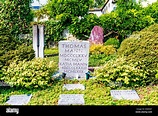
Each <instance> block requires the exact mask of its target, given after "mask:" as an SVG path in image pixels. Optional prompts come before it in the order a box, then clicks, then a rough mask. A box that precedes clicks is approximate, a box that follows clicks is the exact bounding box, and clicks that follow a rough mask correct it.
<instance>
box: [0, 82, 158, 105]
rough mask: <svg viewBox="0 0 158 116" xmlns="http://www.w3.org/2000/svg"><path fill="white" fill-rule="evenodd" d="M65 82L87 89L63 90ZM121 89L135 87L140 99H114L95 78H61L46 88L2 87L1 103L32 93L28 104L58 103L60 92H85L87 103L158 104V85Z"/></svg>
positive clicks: (106, 88) (108, 89)
mask: <svg viewBox="0 0 158 116" xmlns="http://www.w3.org/2000/svg"><path fill="white" fill-rule="evenodd" d="M64 83H69V84H70V83H81V84H83V85H84V86H85V88H86V89H85V90H77V89H76V90H69V91H68V90H63V89H62V87H63V85H64ZM116 89H120V90H128V89H134V90H136V92H137V93H138V95H139V97H140V100H113V99H112V97H111V95H110V90H112V89H111V88H110V87H105V86H104V85H103V84H102V83H98V82H96V81H95V79H89V80H80V81H77V80H76V81H73V80H66V81H64V80H60V81H57V82H55V83H53V84H52V86H50V87H48V88H46V89H34V90H26V89H14V88H10V89H9V88H8V89H4V88H3V89H2V88H1V90H0V105H5V103H6V101H7V99H8V98H9V96H11V95H15V94H16V95H17V94H32V98H31V100H30V102H29V103H28V104H27V105H57V104H58V100H59V95H60V94H84V100H85V105H157V104H158V85H152V86H147V87H137V88H127V87H126V88H125V87H120V88H116Z"/></svg>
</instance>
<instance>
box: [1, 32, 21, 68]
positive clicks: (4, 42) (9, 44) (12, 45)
mask: <svg viewBox="0 0 158 116" xmlns="http://www.w3.org/2000/svg"><path fill="white" fill-rule="evenodd" d="M0 40H1V42H0V48H1V49H0V69H1V68H2V67H3V65H4V64H5V63H4V61H3V55H4V54H6V53H7V52H8V51H10V50H15V49H16V48H17V46H18V45H19V44H20V42H19V41H17V39H16V38H14V37H12V36H9V35H0ZM5 60H6V59H5Z"/></svg>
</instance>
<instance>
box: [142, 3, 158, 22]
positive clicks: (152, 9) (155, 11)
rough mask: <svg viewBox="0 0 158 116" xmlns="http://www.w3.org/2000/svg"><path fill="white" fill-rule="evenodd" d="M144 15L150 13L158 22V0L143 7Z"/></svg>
mask: <svg viewBox="0 0 158 116" xmlns="http://www.w3.org/2000/svg"><path fill="white" fill-rule="evenodd" d="M143 15H150V16H151V17H152V18H154V20H155V22H156V23H158V1H157V2H154V3H152V4H149V5H148V6H147V7H145V8H144V9H143Z"/></svg>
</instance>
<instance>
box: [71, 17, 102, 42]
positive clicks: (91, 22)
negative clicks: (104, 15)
mask: <svg viewBox="0 0 158 116" xmlns="http://www.w3.org/2000/svg"><path fill="white" fill-rule="evenodd" d="M96 25H97V26H101V22H100V19H99V17H98V16H97V15H96V14H87V15H85V16H83V17H82V18H81V19H79V18H73V21H72V24H71V25H70V26H69V27H68V29H69V31H70V33H72V34H73V35H75V36H76V37H77V38H78V39H80V40H87V39H89V37H90V34H91V30H92V29H93V27H94V26H96ZM101 27H102V26H101Z"/></svg>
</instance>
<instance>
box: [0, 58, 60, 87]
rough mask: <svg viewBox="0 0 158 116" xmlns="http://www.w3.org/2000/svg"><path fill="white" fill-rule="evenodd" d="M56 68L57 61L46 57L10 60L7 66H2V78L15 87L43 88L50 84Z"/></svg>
mask: <svg viewBox="0 0 158 116" xmlns="http://www.w3.org/2000/svg"><path fill="white" fill-rule="evenodd" d="M56 69H57V63H55V62H53V61H48V60H47V59H46V58H34V59H32V60H31V61H26V60H23V61H19V62H18V63H16V62H12V63H11V64H10V65H9V66H8V67H7V68H3V77H2V80H4V81H5V82H6V83H8V84H10V85H11V86H13V87H17V88H19V87H20V88H27V89H33V88H45V87H48V86H50V84H51V76H52V74H53V73H54V72H55V71H56Z"/></svg>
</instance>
